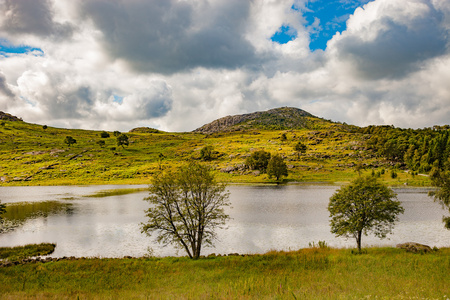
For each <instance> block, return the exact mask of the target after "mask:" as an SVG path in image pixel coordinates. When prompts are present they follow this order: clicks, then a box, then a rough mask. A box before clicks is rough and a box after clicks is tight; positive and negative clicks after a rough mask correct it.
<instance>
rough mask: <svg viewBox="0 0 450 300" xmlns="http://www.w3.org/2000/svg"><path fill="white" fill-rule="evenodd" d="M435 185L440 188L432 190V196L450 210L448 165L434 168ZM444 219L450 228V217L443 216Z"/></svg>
mask: <svg viewBox="0 0 450 300" xmlns="http://www.w3.org/2000/svg"><path fill="white" fill-rule="evenodd" d="M431 178H432V182H433V185H434V186H436V187H438V190H436V191H431V192H430V193H429V194H430V196H432V197H434V200H435V201H437V202H439V203H440V204H441V205H442V207H445V208H447V210H448V211H449V212H450V171H449V170H448V167H447V168H446V169H445V170H441V169H439V168H435V169H433V172H432V174H431ZM442 221H443V222H444V226H445V228H447V229H450V217H445V216H444V217H443V218H442Z"/></svg>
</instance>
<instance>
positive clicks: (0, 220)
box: [0, 201, 6, 233]
mask: <svg viewBox="0 0 450 300" xmlns="http://www.w3.org/2000/svg"><path fill="white" fill-rule="evenodd" d="M5 212H6V204H2V202H1V201H0V233H2V232H3V231H4V228H3V218H2V215H3V214H4V213H5Z"/></svg>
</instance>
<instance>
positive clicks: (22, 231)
mask: <svg viewBox="0 0 450 300" xmlns="http://www.w3.org/2000/svg"><path fill="white" fill-rule="evenodd" d="M139 187H145V186H111V185H108V186H52V187H41V186H38V187H0V199H1V200H2V203H17V202H43V201H57V202H60V203H63V204H65V205H66V207H67V204H68V206H69V207H70V209H62V210H59V211H55V212H52V213H48V214H44V215H41V216H36V217H33V218H30V219H27V220H26V221H25V222H24V223H23V224H22V225H21V226H20V227H18V228H16V229H15V230H14V231H12V232H8V233H5V234H2V235H0V247H4V246H18V245H24V244H30V243H43V242H51V243H56V244H57V247H56V250H55V252H54V253H53V254H52V255H51V256H52V257H62V256H77V257H83V256H84V257H91V256H97V257H123V256H127V255H129V256H143V255H146V254H148V253H149V251H150V253H152V254H153V255H157V256H177V255H181V256H184V255H185V254H184V252H183V250H177V249H174V248H173V247H171V246H166V247H164V246H162V245H159V244H157V243H156V242H154V240H153V238H151V237H148V236H146V235H145V234H142V233H141V229H140V227H141V225H140V224H141V222H145V221H146V218H145V214H144V210H146V209H148V207H149V203H148V202H146V201H143V198H145V197H146V196H148V192H138V193H133V194H128V195H120V196H109V197H103V198H92V197H86V195H91V194H93V193H96V192H98V191H100V190H107V189H118V188H120V189H123V188H139ZM338 188H339V187H338V186H334V185H307V184H299V185H295V184H290V185H280V186H273V185H270V186H269V185H262V186H257V185H255V186H248V185H231V186H229V187H228V190H229V191H230V200H231V203H232V207H231V208H227V212H228V213H229V215H230V217H231V218H232V219H231V220H230V221H229V222H228V223H227V226H226V228H224V229H220V230H218V231H217V235H218V238H219V240H218V241H216V243H215V247H214V248H204V249H203V251H202V254H205V255H207V254H210V253H216V254H228V253H236V252H237V253H265V252H267V251H270V250H296V249H299V248H305V247H308V245H309V243H310V242H316V243H317V242H318V241H326V243H327V244H328V245H330V246H332V247H355V241H354V239H348V240H346V239H345V238H336V237H334V235H332V234H331V233H330V226H329V213H328V211H327V205H328V201H329V198H330V197H331V195H333V193H334V192H335V191H336V190H337V189H338ZM394 191H395V192H396V193H397V194H398V199H399V200H400V201H401V202H402V205H403V207H404V208H405V213H404V214H403V215H401V216H400V221H399V222H398V223H397V225H396V226H395V228H394V231H393V234H392V235H389V236H388V238H389V239H383V240H380V239H378V238H375V237H373V236H370V235H369V236H367V237H366V236H364V237H363V239H362V243H363V246H371V245H374V246H375V245H376V246H395V245H396V244H398V243H403V242H418V243H423V244H427V245H430V246H431V247H433V246H436V247H444V246H446V247H449V246H450V231H449V230H446V229H445V228H444V225H443V223H442V216H443V215H448V214H446V211H445V210H443V209H442V208H441V206H440V205H439V204H437V203H434V202H433V201H432V199H431V198H430V197H428V196H427V193H428V189H419V188H400V189H394Z"/></svg>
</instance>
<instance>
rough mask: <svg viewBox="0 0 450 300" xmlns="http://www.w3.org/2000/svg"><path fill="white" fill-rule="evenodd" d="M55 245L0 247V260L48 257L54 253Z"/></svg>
mask: <svg viewBox="0 0 450 300" xmlns="http://www.w3.org/2000/svg"><path fill="white" fill-rule="evenodd" d="M55 248H56V245H55V244H50V243H42V244H37V245H35V244H33V245H25V246H18V247H12V248H11V247H0V259H6V260H10V261H14V260H20V259H23V258H28V257H33V256H41V255H50V254H52V253H53V251H55Z"/></svg>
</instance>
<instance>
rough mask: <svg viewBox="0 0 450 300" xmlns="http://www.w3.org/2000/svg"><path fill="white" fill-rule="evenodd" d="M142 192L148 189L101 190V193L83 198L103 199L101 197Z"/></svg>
mask: <svg viewBox="0 0 450 300" xmlns="http://www.w3.org/2000/svg"><path fill="white" fill-rule="evenodd" d="M142 191H148V188H135V189H111V190H101V191H98V192H95V193H94V194H90V195H84V196H83V197H90V198H103V197H109V196H119V195H128V194H133V193H138V192H142Z"/></svg>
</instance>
